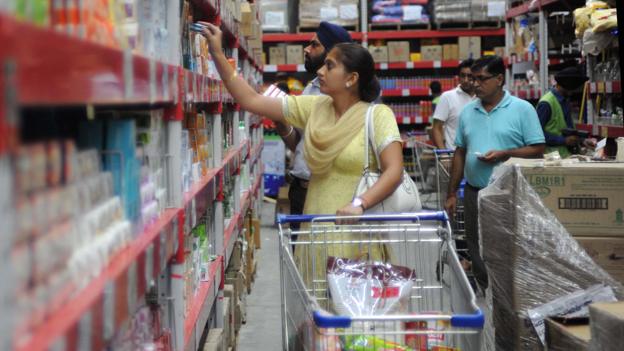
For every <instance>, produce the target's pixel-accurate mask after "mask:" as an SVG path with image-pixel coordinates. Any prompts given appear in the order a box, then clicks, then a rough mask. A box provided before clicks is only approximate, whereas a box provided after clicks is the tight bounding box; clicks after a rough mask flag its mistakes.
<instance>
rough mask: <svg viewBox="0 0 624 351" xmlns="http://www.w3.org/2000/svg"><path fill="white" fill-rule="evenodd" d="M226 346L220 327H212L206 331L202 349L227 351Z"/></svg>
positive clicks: (206, 350) (205, 350)
mask: <svg viewBox="0 0 624 351" xmlns="http://www.w3.org/2000/svg"><path fill="white" fill-rule="evenodd" d="M227 347H228V346H227V344H226V343H225V339H224V337H223V329H222V328H212V329H210V330H209V331H208V336H207V337H206V343H205V344H204V347H203V350H204V351H227Z"/></svg>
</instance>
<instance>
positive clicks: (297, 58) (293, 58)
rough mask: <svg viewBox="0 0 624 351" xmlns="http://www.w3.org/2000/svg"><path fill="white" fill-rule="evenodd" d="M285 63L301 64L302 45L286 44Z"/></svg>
mask: <svg viewBox="0 0 624 351" xmlns="http://www.w3.org/2000/svg"><path fill="white" fill-rule="evenodd" d="M286 63H287V64H289V65H302V64H303V46H301V45H288V46H286Z"/></svg>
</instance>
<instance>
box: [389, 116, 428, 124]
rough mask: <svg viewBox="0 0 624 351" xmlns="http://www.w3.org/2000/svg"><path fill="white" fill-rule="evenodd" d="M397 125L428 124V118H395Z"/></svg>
mask: <svg viewBox="0 0 624 351" xmlns="http://www.w3.org/2000/svg"><path fill="white" fill-rule="evenodd" d="M396 121H397V124H426V123H429V121H430V118H429V117H422V116H397V117H396Z"/></svg>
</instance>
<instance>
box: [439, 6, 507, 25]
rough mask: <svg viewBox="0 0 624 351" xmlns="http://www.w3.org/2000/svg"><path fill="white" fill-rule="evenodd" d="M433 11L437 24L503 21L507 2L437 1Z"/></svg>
mask: <svg viewBox="0 0 624 351" xmlns="http://www.w3.org/2000/svg"><path fill="white" fill-rule="evenodd" d="M433 9H434V10H433V14H434V19H435V22H436V23H437V24H443V23H471V22H489V21H502V20H503V18H504V15H505V1H486V0H435V2H434V7H433Z"/></svg>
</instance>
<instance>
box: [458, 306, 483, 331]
mask: <svg viewBox="0 0 624 351" xmlns="http://www.w3.org/2000/svg"><path fill="white" fill-rule="evenodd" d="M484 324H485V317H484V316H483V312H481V310H480V309H479V310H477V312H476V313H474V314H456V315H453V316H452V317H451V326H453V327H457V328H477V329H483V325H484Z"/></svg>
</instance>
